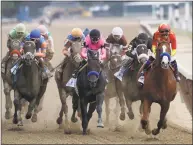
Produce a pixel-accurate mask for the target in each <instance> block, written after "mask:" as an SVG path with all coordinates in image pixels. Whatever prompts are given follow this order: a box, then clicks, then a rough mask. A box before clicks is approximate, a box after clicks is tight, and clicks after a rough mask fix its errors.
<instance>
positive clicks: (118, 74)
mask: <svg viewBox="0 0 193 145" xmlns="http://www.w3.org/2000/svg"><path fill="white" fill-rule="evenodd" d="M126 69H127V67H126V66H121V67H120V69H119V71H118V72H116V73H115V74H114V75H115V77H117V78H118V79H119V80H120V81H122V78H123V74H124V72H125V70H126Z"/></svg>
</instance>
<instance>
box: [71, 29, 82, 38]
mask: <svg viewBox="0 0 193 145" xmlns="http://www.w3.org/2000/svg"><path fill="white" fill-rule="evenodd" d="M71 34H72V36H73V37H81V36H82V34H83V33H82V30H81V29H80V28H73V29H72V32H71Z"/></svg>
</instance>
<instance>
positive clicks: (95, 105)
mask: <svg viewBox="0 0 193 145" xmlns="http://www.w3.org/2000/svg"><path fill="white" fill-rule="evenodd" d="M87 57H88V62H87V66H85V68H84V69H83V70H82V71H81V72H80V73H79V75H78V77H77V84H76V85H77V93H78V95H79V97H80V108H81V116H82V128H83V135H85V134H86V131H87V127H88V122H89V120H90V119H91V117H92V113H93V112H94V111H95V109H96V110H97V113H98V127H100V126H102V104H103V101H104V90H105V86H106V80H105V77H104V74H103V70H102V67H101V64H100V61H99V52H98V51H93V50H90V49H88V50H87ZM89 103H90V104H89ZM88 104H89V110H88V112H87V105H88Z"/></svg>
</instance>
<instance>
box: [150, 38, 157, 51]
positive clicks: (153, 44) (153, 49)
mask: <svg viewBox="0 0 193 145" xmlns="http://www.w3.org/2000/svg"><path fill="white" fill-rule="evenodd" d="M156 39H157V38H156V36H155V34H154V35H153V40H152V47H151V48H152V52H153V53H154V55H155V54H156V46H157V41H156Z"/></svg>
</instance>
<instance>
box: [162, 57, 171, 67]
mask: <svg viewBox="0 0 193 145" xmlns="http://www.w3.org/2000/svg"><path fill="white" fill-rule="evenodd" d="M161 67H162V68H163V69H168V68H169V59H168V57H167V56H163V58H162V61H161Z"/></svg>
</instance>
